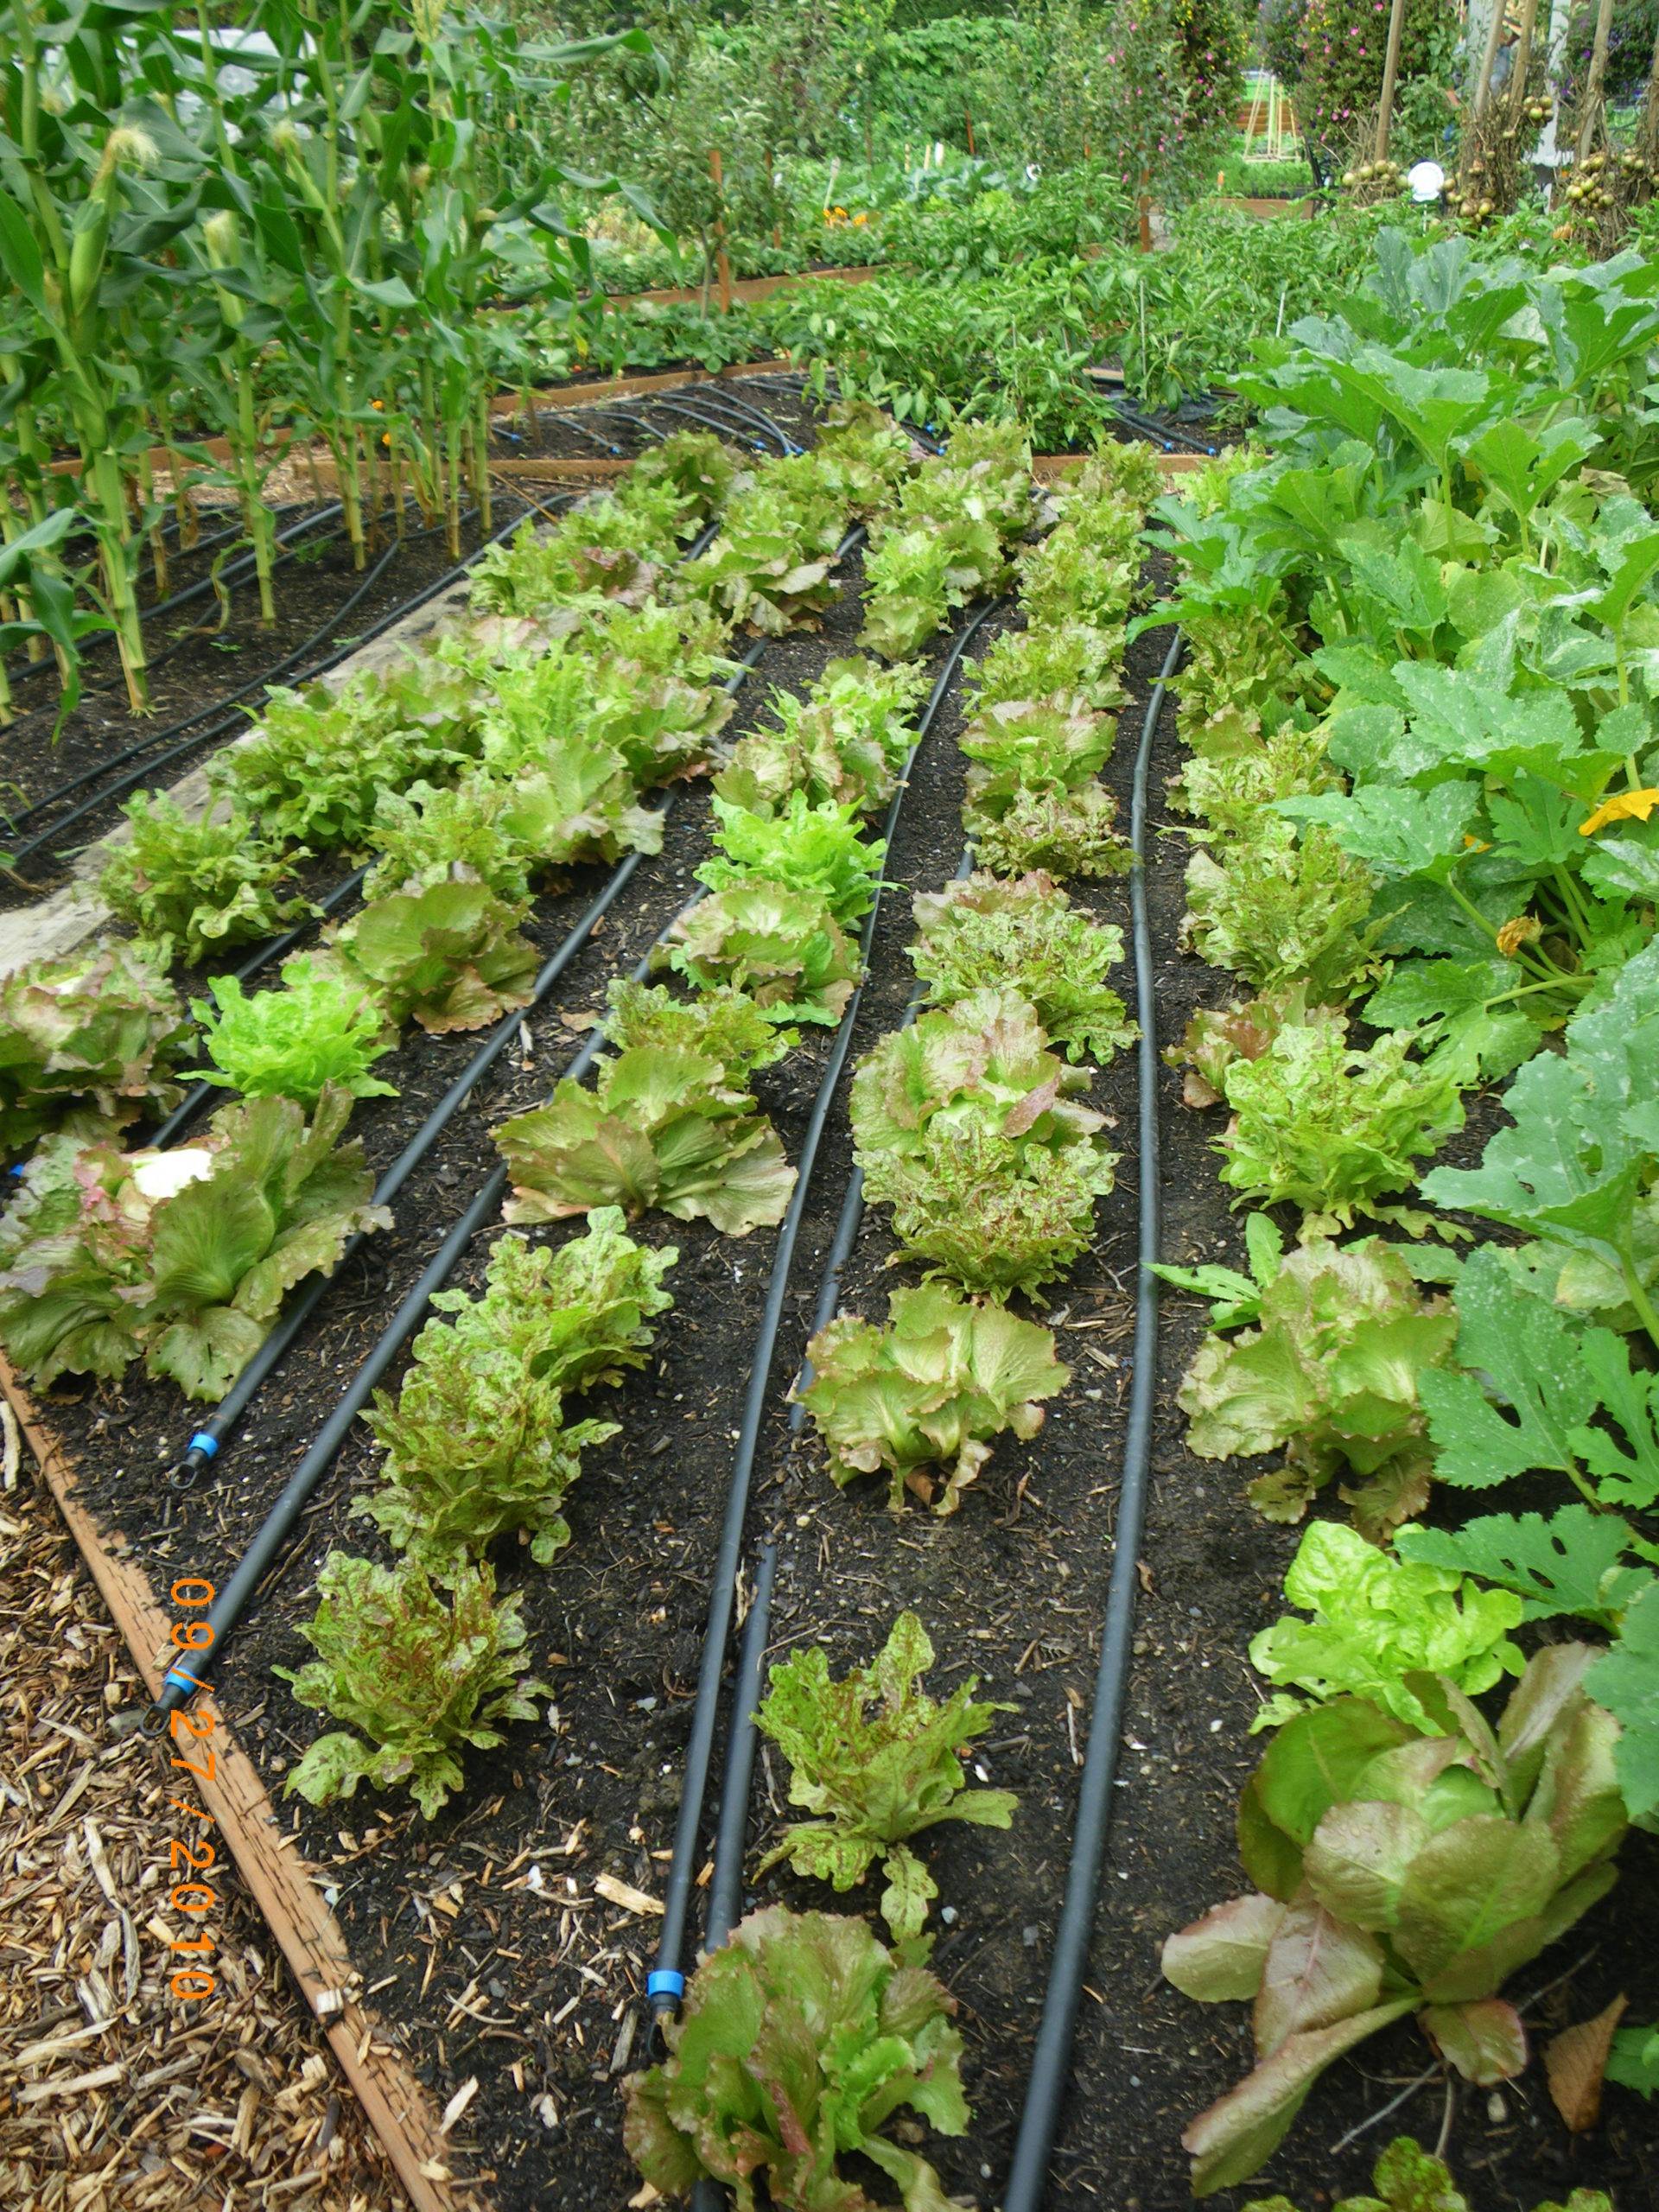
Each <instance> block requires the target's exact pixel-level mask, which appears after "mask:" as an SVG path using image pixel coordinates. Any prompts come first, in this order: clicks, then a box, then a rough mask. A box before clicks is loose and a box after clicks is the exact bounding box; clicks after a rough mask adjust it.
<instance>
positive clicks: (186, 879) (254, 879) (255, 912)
mask: <svg viewBox="0 0 1659 2212" xmlns="http://www.w3.org/2000/svg"><path fill="white" fill-rule="evenodd" d="M127 827H128V833H129V834H128V835H127V836H125V837H124V838H123V839H122V841H121V842H119V843H118V844H117V845H115V846H114V847H113V848H112V849H111V854H110V857H109V859H108V860H107V861H105V864H104V868H103V870H102V872H101V874H99V879H98V895H99V898H100V899H102V900H103V901H104V903H105V906H107V907H108V908H109V910H110V912H111V913H112V914H113V915H114V916H115V917H116V918H117V920H118V921H123V922H128V923H130V925H132V927H133V928H134V929H135V930H137V932H138V936H139V938H140V940H141V941H142V943H143V944H144V945H145V946H146V947H148V948H149V950H151V951H152V952H153V953H154V954H155V957H156V959H157V960H158V961H159V962H160V963H161V965H162V967H163V968H171V967H173V966H175V964H177V963H180V962H182V963H185V964H186V965H187V966H189V967H193V968H194V967H197V966H199V965H200V963H201V962H203V961H204V960H207V959H208V958H210V957H213V956H215V955H217V954H218V952H219V950H221V949H222V948H223V947H225V946H226V945H230V944H245V943H247V942H248V941H249V940H250V939H251V938H262V937H275V936H276V935H277V932H278V931H280V930H283V929H285V928H286V927H287V926H288V925H289V923H290V922H293V921H297V920H298V918H300V916H301V915H302V914H310V913H315V911H316V909H315V907H314V906H312V904H311V902H310V900H309V899H302V898H301V897H300V896H299V895H298V894H297V893H295V894H293V895H291V896H289V897H286V898H285V897H283V895H282V893H281V892H280V890H279V888H278V887H279V886H280V885H281V883H282V882H283V879H284V878H285V877H289V876H291V875H292V874H293V872H294V866H295V863H296V861H302V860H304V859H306V858H307V857H308V855H307V851H306V848H305V847H304V846H298V847H295V846H292V845H285V844H284V843H283V842H282V841H281V840H280V839H276V838H267V837H264V836H261V835H259V834H258V833H257V831H256V829H255V828H254V825H253V823H251V821H250V820H249V818H248V817H247V816H246V815H245V814H244V813H241V812H239V811H238V810H234V809H233V810H232V811H231V812H230V813H228V814H226V815H220V814H219V812H218V811H217V810H210V811H209V812H208V813H207V814H204V815H201V816H200V817H195V818H194V819H193V818H192V817H190V816H188V815H187V814H185V813H184V812H182V811H181V809H180V808H179V806H178V805H177V804H175V801H174V800H172V799H170V798H168V796H167V794H166V793H165V792H164V791H139V792H138V793H137V795H136V797H134V798H130V799H129V800H128V802H127Z"/></svg>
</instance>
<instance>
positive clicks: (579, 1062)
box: [143, 917, 678, 1736]
mask: <svg viewBox="0 0 1659 2212" xmlns="http://www.w3.org/2000/svg"><path fill="white" fill-rule="evenodd" d="M677 918H678V917H676V919H677ZM672 927H673V923H672V922H671V923H670V924H669V925H668V929H672ZM668 929H665V930H664V931H663V932H662V933H661V935H660V936H659V937H658V938H657V940H656V944H653V946H652V950H651V952H648V953H647V954H646V955H645V958H644V959H643V960H641V961H640V962H639V963H638V964H637V966H636V967H635V968H634V969H633V980H634V981H635V982H644V981H645V977H646V976H648V975H649V974H650V973H651V963H652V956H653V954H654V953H655V952H656V950H657V948H658V946H659V945H661V944H664V942H665V940H666V938H667V936H668ZM603 1043H604V1038H603V1036H602V1034H601V1032H600V1031H599V1030H597V1029H595V1030H594V1032H593V1033H592V1034H591V1035H590V1036H589V1037H588V1040H587V1042H586V1043H585V1044H584V1045H583V1046H582V1049H581V1051H580V1052H577V1053H576V1055H575V1058H573V1059H571V1060H569V1062H567V1064H566V1065H565V1066H564V1068H563V1071H561V1073H560V1076H559V1077H558V1080H559V1082H561V1083H563V1082H577V1083H579V1082H580V1081H581V1080H582V1077H583V1076H585V1075H586V1074H587V1072H588V1069H589V1068H590V1067H591V1066H592V1065H593V1064H594V1060H595V1059H597V1058H598V1057H599V1050H600V1046H601V1045H602V1044H603ZM506 1188H507V1168H506V1163H505V1160H500V1161H498V1162H497V1164H496V1166H494V1167H493V1169H492V1170H491V1171H490V1173H489V1175H488V1176H487V1178H486V1180H485V1182H484V1184H483V1185H482V1186H481V1188H480V1190H479V1192H478V1193H477V1195H476V1196H475V1197H474V1199H473V1202H472V1204H471V1205H469V1206H468V1207H467V1210H466V1211H465V1212H464V1213H463V1214H462V1215H461V1218H460V1220H459V1221H457V1222H456V1223H455V1224H454V1228H453V1229H451V1230H450V1231H449V1233H448V1236H446V1237H445V1238H444V1240H443V1242H442V1244H440V1245H439V1247H438V1249H437V1250H436V1251H435V1253H434V1254H433V1255H432V1257H431V1258H430V1259H429V1261H428V1262H427V1263H426V1265H425V1267H424V1268H423V1269H422V1271H421V1273H420V1275H419V1277H418V1278H417V1279H416V1281H415V1282H414V1284H413V1285H412V1286H411V1287H410V1289H409V1290H408V1291H407V1292H405V1294H404V1299H403V1302H402V1303H401V1304H400V1305H399V1306H398V1308H397V1312H396V1313H394V1314H393V1315H392V1317H391V1320H390V1321H389V1322H388V1323H387V1324H386V1326H385V1329H384V1330H383V1331H382V1332H381V1334H380V1336H379V1338H378V1341H377V1342H376V1344H375V1346H374V1349H373V1350H372V1351H371V1352H370V1354H369V1356H368V1357H367V1358H366V1359H365V1361H364V1363H363V1364H362V1365H361V1367H359V1369H358V1370H357V1373H356V1374H355V1375H354V1376H353V1378H352V1381H351V1383H350V1384H349V1385H348V1386H347V1388H346V1391H345V1393H344V1394H343V1395H342V1396H341V1398H340V1402H339V1403H338V1404H337V1405H336V1406H335V1408H334V1411H333V1413H331V1414H329V1416H328V1418H327V1421H325V1422H324V1423H323V1425H322V1427H321V1428H320V1429H319V1430H318V1432H317V1434H316V1437H315V1440H314V1441H313V1443H312V1445H311V1446H310V1448H309V1450H308V1452H306V1454H305V1456H304V1458H303V1459H302V1460H301V1461H300V1464H299V1465H298V1466H297V1467H296V1469H295V1470H294V1472H293V1473H292V1474H291V1475H290V1476H289V1478H288V1482H287V1484H286V1485H285V1487H284V1488H283V1491H282V1494H281V1496H280V1497H278V1498H277V1502H276V1503H275V1504H274V1505H273V1506H272V1507H271V1508H270V1511H269V1512H268V1513H267V1514H266V1516H265V1517H264V1521H262V1522H260V1524H259V1528H258V1529H257V1532H256V1534H255V1535H254V1538H253V1541H252V1542H251V1544H250V1545H249V1546H248V1548H247V1549H246V1551H245V1552H244V1553H243V1554H242V1557H241V1558H240V1560H238V1562H237V1565H236V1567H235V1570H234V1572H233V1573H232V1576H231V1579H230V1580H229V1581H228V1582H227V1583H226V1584H225V1586H224V1587H223V1588H222V1589H221V1590H220V1591H219V1594H218V1596H217V1597H216V1598H215V1599H214V1600H213V1605H212V1606H211V1607H210V1608H209V1609H208V1611H207V1624H208V1626H209V1628H210V1629H211V1630H212V1634H211V1635H210V1636H209V1637H208V1639H207V1643H206V1644H204V1645H203V1646H202V1648H201V1650H200V1652H199V1653H198V1652H192V1653H190V1654H189V1655H188V1659H189V1665H188V1667H187V1666H186V1664H185V1662H184V1660H183V1659H180V1660H179V1661H177V1662H175V1664H174V1665H172V1666H170V1667H169V1668H168V1671H167V1673H166V1674H165V1675H163V1677H162V1688H161V1693H160V1694H159V1696H158V1697H157V1698H156V1701H155V1703H154V1704H153V1705H152V1706H150V1707H149V1709H148V1710H147V1711H146V1713H145V1714H144V1722H143V1725H144V1731H145V1733H146V1734H148V1735H152V1736H159V1735H160V1734H162V1732H163V1731H164V1730H165V1728H166V1727H167V1726H168V1720H169V1719H170V1718H171V1716H172V1715H173V1714H174V1713H176V1712H177V1711H178V1710H179V1709H180V1707H182V1706H184V1705H187V1704H188V1702H189V1700H191V1699H192V1698H193V1697H194V1695H195V1694H196V1692H197V1691H198V1690H199V1689H202V1688H205V1687H206V1685H207V1676H208V1675H209V1674H211V1673H212V1672H213V1670H214V1669H216V1668H217V1666H218V1664H219V1660H220V1659H221V1658H222V1657H223V1656H224V1651H225V1646H226V1643H228V1642H229V1641H230V1639H231V1638H232V1637H233V1636H234V1634H235V1632H236V1630H237V1628H238V1624H240V1621H241V1619H242V1616H243V1614H244V1613H245V1612H246V1611H247V1610H248V1606H249V1605H250V1603H251V1600H252V1599H253V1596H254V1593H255V1592H257V1589H258V1587H259V1585H260V1583H261V1582H262V1581H263V1580H264V1578H265V1575H266V1573H267V1572H268V1571H269V1570H270V1567H271V1566H272V1565H273V1564H274V1563H275V1561H276V1560H277V1557H278V1555H279V1554H280V1553H281V1552H282V1549H283V1545H284V1544H285V1543H286V1542H287V1541H288V1538H289V1534H290V1533H291V1532H292V1530H293V1529H294V1527H295V1526H296V1523H297V1522H298V1520H299V1517H300V1515H301V1513H302V1510H304V1507H305V1504H306V1502H307V1500H308V1498H309V1497H310V1496H311V1493H312V1491H314V1490H315V1488H316V1487H317V1484H319V1483H320V1482H321V1480H322V1478H323V1477H324V1475H325V1474H327V1471H328V1469H329V1468H330V1467H331V1466H332V1465H333V1464H334V1459H335V1458H336V1456H337V1455H338V1453H339V1452H340V1446H342V1445H343V1444H344V1443H345V1441H346V1438H347V1437H348V1436H349V1435H350V1434H351V1433H352V1424H353V1422H354V1421H356V1419H357V1417H358V1415H359V1414H360V1413H361V1412H362V1410H363V1408H364V1407H365V1405H366V1404H367V1403H368V1402H369V1398H370V1395H371V1394H372V1391H373V1389H374V1388H375V1385H376V1384H377V1383H378V1382H379V1380H380V1378H381V1376H383V1375H384V1374H385V1371H386V1370H387V1369H388V1368H389V1367H390V1366H391V1363H392V1362H393V1361H394V1360H395V1359H396V1358H397V1355H398V1354H399V1352H401V1351H402V1350H403V1348H404V1344H406V1343H407V1341H408V1340H409V1338H410V1337H411V1336H412V1335H413V1334H414V1332H415V1329H416V1325H418V1323H419V1322H420V1320H421V1319H422V1316H423V1314H424V1313H425V1312H426V1309H427V1307H428V1306H429V1304H430V1303H431V1300H432V1297H433V1294H434V1293H435V1292H436V1291H439V1290H442V1287H443V1286H444V1284H445V1283H446V1282H447V1281H448V1279H449V1277H450V1275H451V1274H453V1273H454V1269H455V1268H456V1266H457V1265H458V1264H459V1262H460V1260H461V1254H462V1253H463V1252H464V1251H465V1250H466V1249H467V1245H468V1244H469V1243H471V1242H472V1240H473V1238H474V1236H477V1234H478V1232H479V1230H480V1229H483V1228H484V1227H485V1226H486V1224H488V1222H489V1220H490V1218H491V1217H492V1216H493V1214H494V1212H495V1210H496V1208H497V1207H498V1206H499V1205H500V1203H501V1200H502V1198H503V1197H504V1195H505V1192H506Z"/></svg>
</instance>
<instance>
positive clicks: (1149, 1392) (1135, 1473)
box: [1001, 630, 1181, 2212]
mask: <svg viewBox="0 0 1659 2212" xmlns="http://www.w3.org/2000/svg"><path fill="white" fill-rule="evenodd" d="M1180 658H1181V635H1180V632H1179V630H1178V631H1177V632H1176V633H1175V639H1174V642H1173V644H1172V645H1171V646H1170V649H1169V652H1168V654H1167V656H1166V659H1165V661H1164V665H1163V668H1162V671H1160V675H1159V677H1158V681H1157V683H1155V684H1154V687H1153V691H1152V696H1151V697H1150V698H1149V699H1148V700H1147V713H1146V720H1145V721H1144V722H1143V724H1142V726H1141V743H1140V747H1139V748H1138V750H1137V752H1136V753H1135V779H1134V785H1133V798H1132V802H1131V810H1130V818H1129V847H1130V850H1131V852H1132V853H1133V855H1134V861H1133V865H1132V868H1131V872H1130V875H1129V916H1130V930H1131V936H1132V938H1133V941H1134V945H1135V1001H1136V1005H1135V1011H1136V1014H1138V1016H1139V1018H1140V1024H1141V1040H1140V1043H1139V1045H1138V1046H1137V1047H1136V1065H1137V1071H1138V1077H1139V1082H1138V1092H1139V1096H1138V1115H1139V1122H1140V1163H1139V1185H1140V1201H1141V1227H1140V1237H1139V1246H1140V1251H1139V1257H1140V1268H1139V1274H1138V1279H1137V1281H1136V1286H1135V1342H1134V1354H1133V1357H1134V1362H1135V1365H1134V1372H1133V1375H1132V1376H1131V1379H1130V1384H1129V1409H1128V1420H1127V1421H1125V1423H1124V1429H1123V1473H1122V1483H1121V1485H1120V1488H1119V1491H1118V1500H1117V1522H1116V1529H1115V1530H1114V1532H1113V1541H1112V1571H1111V1577H1110V1580H1109V1583H1108V1585H1107V1590H1106V1608H1105V1612H1104V1615H1103V1619H1102V1623H1101V1637H1100V1665H1099V1668H1098V1669H1097V1671H1096V1676H1095V1695H1094V1704H1093V1707H1092V1708H1091V1710H1090V1717H1089V1747H1088V1751H1087V1753H1086V1754H1085V1756H1084V1764H1083V1776H1082V1779H1081V1781H1080V1782H1079V1783H1078V1787H1077V1824H1076V1827H1075V1828H1074V1830H1073V1833H1072V1841H1071V1863H1070V1865H1069V1866H1067V1868H1066V1876H1065V1902H1064V1904H1062V1906H1061V1909H1060V1919H1059V1925H1058V1929H1056V1931H1055V1936H1054V1952H1053V1956H1052V1959H1051V1961H1050V1962H1049V1970H1048V1988H1047V1992H1046V1995H1045V1997H1044V1999H1043V2012H1042V2018H1041V2020H1040V2021H1039V2024H1038V2030H1037V2044H1036V2048H1035V2050H1033V2054H1032V2062H1031V2073H1030V2076H1029V2079H1028V2081H1027V2087H1026V2101H1025V2107H1024V2109H1023V2111H1022V2112H1021V2113H1020V2133H1019V2135H1018V2137H1017V2138H1016V2139H1015V2142H1014V2159H1013V2163H1012V2164H1011V2165H1010V2167H1009V2170H1008V2179H1007V2187H1006V2189H1005V2190H1004V2191H1003V2195H1002V2198H1001V2203H1002V2212H1042V2205H1043V2202H1044V2198H1045V2196H1046V2192H1047V2187H1048V2166H1049V2160H1050V2158H1051V2156H1052V2152H1053V2147H1054V2136H1055V2133H1056V2130H1057V2128H1058V2124H1059V2116H1060V2105H1061V2101H1062V2100H1063V2098H1064V2096H1065V2088H1066V2083H1067V2082H1068V2080H1069V2078H1070V2075H1071V2044H1072V2039H1073V2037H1074V2035H1075V2033H1076V2029H1077V2003H1078V1999H1079V1998H1080V1996H1081V1994H1082V1990H1083V1978H1084V1974H1086V1972H1087V1971H1088V1965H1089V1944H1090V1936H1091V1935H1092V1934H1093V1930H1094V1920H1095V1907H1096V1903H1097V1901H1098V1898H1099V1893H1100V1872H1101V1864H1102V1861H1103V1858H1104V1856H1105V1850H1106V1834H1107V1828H1108V1826H1109V1821H1110V1818H1111V1798H1112V1787H1113V1783H1114V1782H1115V1780H1116V1771H1117V1749H1118V1744H1119V1741H1120V1739H1121V1736H1122V1725H1123V1705H1124V1699H1125V1695H1126V1693H1127V1690H1128V1675H1129V1658H1130V1644H1131V1638H1132V1637H1133V1633H1134V1628H1135V1590H1136V1584H1137V1580H1138V1576H1137V1573H1136V1569H1137V1566H1138V1563H1139V1560H1140V1554H1141V1530H1142V1529H1143V1527H1144V1525H1145V1521H1146V1509H1147V1486H1148V1481H1149V1475H1150V1469H1151V1460H1152V1421H1153V1412H1154V1400H1155V1396H1156V1392H1157V1383H1158V1374H1157V1369H1158V1278H1157V1276H1156V1275H1155V1274H1154V1273H1153V1268H1154V1266H1155V1264H1156V1262H1157V1259H1158V1213H1159V1204H1158V1077H1159V1063H1158V1026H1157V1025H1158V984H1157V976H1156V973H1155V970H1154V965H1153V954H1152V926H1151V922H1150V919H1149V917H1148V914H1147V869H1146V855H1147V769H1148V766H1149V763H1150V761H1151V758H1152V745H1153V739H1154V736H1155V734H1156V733H1157V728H1158V719H1159V716H1160V714H1161V712H1162V710H1163V704H1164V696H1165V691H1166V686H1167V684H1168V683H1169V680H1170V678H1171V677H1173V675H1174V673H1175V671H1176V669H1177V667H1178V666H1179V663H1180Z"/></svg>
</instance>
